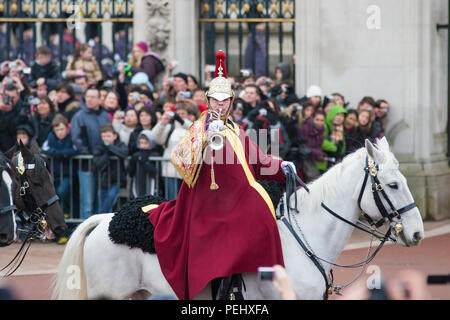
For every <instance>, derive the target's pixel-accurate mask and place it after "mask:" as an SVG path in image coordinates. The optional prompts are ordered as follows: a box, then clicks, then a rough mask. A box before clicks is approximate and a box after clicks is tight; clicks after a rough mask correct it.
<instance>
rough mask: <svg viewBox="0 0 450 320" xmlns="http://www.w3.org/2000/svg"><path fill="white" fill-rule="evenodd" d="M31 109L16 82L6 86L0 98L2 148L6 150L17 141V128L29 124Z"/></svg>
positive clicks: (0, 143)
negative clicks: (22, 97) (26, 104)
mask: <svg viewBox="0 0 450 320" xmlns="http://www.w3.org/2000/svg"><path fill="white" fill-rule="evenodd" d="M29 114H30V112H29V110H28V111H27V108H26V107H25V105H24V103H23V101H22V99H21V98H20V92H19V88H18V87H17V86H16V85H15V84H9V85H7V86H6V87H5V89H4V93H3V94H2V95H1V100H0V137H1V139H0V150H1V151H2V152H6V151H7V150H9V149H10V148H11V147H13V146H14V145H15V143H16V138H15V136H16V128H17V126H18V125H20V124H29Z"/></svg>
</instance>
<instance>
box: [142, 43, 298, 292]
mask: <svg viewBox="0 0 450 320" xmlns="http://www.w3.org/2000/svg"><path fill="white" fill-rule="evenodd" d="M224 62H225V54H224V53H223V52H222V51H219V52H218V53H217V55H216V72H215V78H214V79H213V80H212V81H211V83H210V86H209V89H208V91H207V93H206V98H207V103H208V111H206V112H203V113H202V115H201V116H200V118H199V119H198V120H197V121H195V122H194V123H193V125H192V126H190V128H189V129H188V131H187V132H186V134H185V135H184V137H183V138H182V139H181V140H180V141H179V143H178V144H177V146H176V147H175V149H174V150H173V152H172V154H171V163H172V164H173V166H174V167H175V168H176V170H177V171H178V173H179V174H180V176H181V177H182V179H183V182H182V185H181V189H180V191H179V193H178V196H177V198H176V199H174V200H171V201H168V202H163V203H161V204H160V205H155V204H149V205H148V206H144V207H143V208H142V210H143V211H144V212H147V213H148V217H149V220H150V222H151V223H152V225H153V226H154V228H155V230H154V242H155V249H156V254H157V257H158V261H159V263H160V266H161V270H162V272H163V274H164V276H165V277H166V279H167V281H168V283H169V284H170V285H171V287H172V289H173V291H174V292H175V294H176V295H177V297H178V298H179V299H192V298H194V297H195V296H196V295H198V294H199V293H200V292H201V291H202V290H203V289H204V288H205V287H206V286H207V285H208V284H209V283H211V288H212V296H213V299H221V300H222V299H223V300H225V299H242V298H243V296H242V291H241V284H242V282H241V279H242V277H241V274H242V273H246V272H257V269H258V267H259V266H264V265H269V266H271V265H274V264H280V265H284V261H283V255H282V249H281V242H280V236H279V233H278V228H277V224H276V217H275V208H274V204H273V203H272V201H271V200H270V197H269V195H268V193H267V192H266V191H265V190H264V188H263V187H262V186H261V185H260V184H259V183H258V182H257V180H276V181H279V182H282V183H284V182H285V177H284V172H285V171H286V172H287V167H288V166H289V167H291V168H292V169H293V170H295V166H294V165H293V164H292V163H288V162H284V161H282V160H277V159H274V158H271V157H269V156H267V155H265V154H263V153H262V152H261V151H260V149H259V148H258V146H257V145H256V144H255V143H253V142H252V141H251V140H250V139H249V138H248V136H247V135H246V134H245V132H244V131H243V130H242V129H240V128H239V126H238V125H237V124H236V123H235V122H233V121H232V120H230V117H229V116H230V113H231V110H232V106H233V100H234V92H233V90H232V88H231V84H230V82H229V80H228V79H227V74H226V70H225V63H224ZM220 137H221V138H220ZM205 244H210V245H207V246H205ZM235 290H237V291H238V292H236V291H235Z"/></svg>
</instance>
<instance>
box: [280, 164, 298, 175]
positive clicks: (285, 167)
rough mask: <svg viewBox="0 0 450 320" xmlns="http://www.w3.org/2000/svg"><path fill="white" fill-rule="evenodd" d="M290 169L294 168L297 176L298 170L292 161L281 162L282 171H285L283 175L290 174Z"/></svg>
mask: <svg viewBox="0 0 450 320" xmlns="http://www.w3.org/2000/svg"><path fill="white" fill-rule="evenodd" d="M288 167H290V168H292V170H293V172H294V173H295V174H297V169H296V168H295V164H294V163H293V162H290V161H283V162H281V169H282V170H283V173H284V174H285V175H287V174H288Z"/></svg>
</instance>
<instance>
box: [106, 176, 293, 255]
mask: <svg viewBox="0 0 450 320" xmlns="http://www.w3.org/2000/svg"><path fill="white" fill-rule="evenodd" d="M258 182H259V183H260V184H261V185H262V186H263V187H264V189H266V191H267V193H268V194H269V196H270V199H271V200H272V203H273V206H274V208H275V209H276V208H277V206H278V203H279V202H280V199H281V197H282V196H283V192H284V184H280V183H278V182H274V181H258ZM165 201H167V200H166V199H164V198H161V197H155V196H145V197H142V198H136V199H133V200H130V201H128V202H127V203H125V205H124V206H123V207H122V208H120V210H119V211H118V212H117V213H116V214H114V216H113V217H112V219H111V222H110V223H109V228H108V233H109V238H110V239H111V241H112V242H113V243H116V244H124V245H127V246H128V247H130V248H140V249H141V250H142V251H144V252H146V253H156V251H155V243H154V241H153V231H154V227H153V225H152V224H151V223H150V221H149V219H148V214H147V213H145V212H143V211H142V209H141V208H142V207H144V206H147V205H149V204H161V203H163V202H165Z"/></svg>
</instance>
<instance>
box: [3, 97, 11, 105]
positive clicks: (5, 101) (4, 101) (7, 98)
mask: <svg viewBox="0 0 450 320" xmlns="http://www.w3.org/2000/svg"><path fill="white" fill-rule="evenodd" d="M12 101H13V98H11V97H10V96H4V97H3V103H4V104H10V103H11V102H12Z"/></svg>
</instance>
